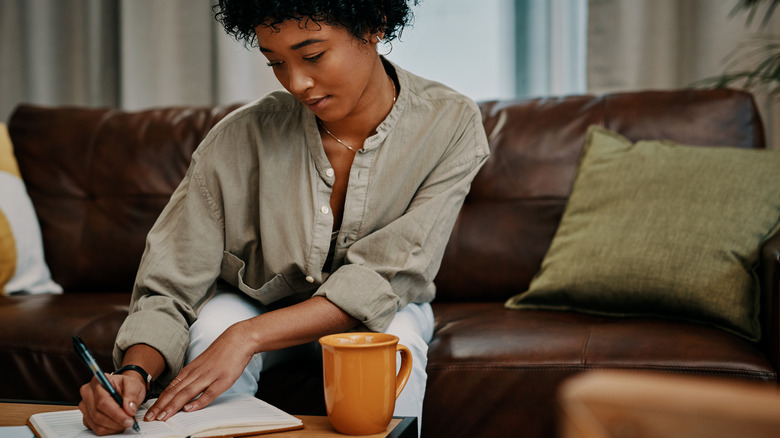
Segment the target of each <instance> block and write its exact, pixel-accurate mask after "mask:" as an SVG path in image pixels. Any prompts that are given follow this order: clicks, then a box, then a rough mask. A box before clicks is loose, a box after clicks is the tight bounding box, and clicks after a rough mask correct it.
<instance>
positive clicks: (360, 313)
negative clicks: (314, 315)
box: [314, 265, 401, 332]
mask: <svg viewBox="0 0 780 438" xmlns="http://www.w3.org/2000/svg"><path fill="white" fill-rule="evenodd" d="M314 295H315V296H323V297H325V298H327V299H328V300H329V301H330V302H332V303H333V304H335V305H336V306H338V307H339V308H340V309H341V310H343V311H345V312H347V313H348V314H349V315H351V316H352V317H353V318H355V319H357V320H358V321H360V322H361V323H363V325H365V326H366V327H367V328H368V329H369V330H372V331H375V332H383V331H385V330H386V329H387V327H388V326H389V325H390V322H392V321H393V318H394V317H395V314H396V312H398V309H399V308H400V307H401V302H400V298H399V297H398V295H396V294H395V293H393V289H392V288H391V287H390V283H389V282H388V281H387V280H385V279H384V278H383V277H382V276H381V275H379V274H377V273H376V272H375V271H373V270H371V269H368V268H365V267H363V266H360V265H344V266H341V267H340V268H338V269H337V270H336V272H334V273H333V274H331V275H330V276H329V277H328V279H327V280H326V281H325V283H323V284H322V286H320V287H319V289H318V290H317V292H316V293H315V294H314Z"/></svg>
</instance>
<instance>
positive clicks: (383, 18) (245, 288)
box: [79, 0, 488, 434]
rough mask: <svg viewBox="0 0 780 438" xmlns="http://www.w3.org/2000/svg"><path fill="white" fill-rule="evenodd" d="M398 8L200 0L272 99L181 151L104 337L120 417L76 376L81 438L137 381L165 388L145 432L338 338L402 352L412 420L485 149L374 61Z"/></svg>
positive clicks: (246, 388)
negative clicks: (116, 323)
mask: <svg viewBox="0 0 780 438" xmlns="http://www.w3.org/2000/svg"><path fill="white" fill-rule="evenodd" d="M408 3H409V1H408V0H363V1H361V0H354V1H352V2H344V1H335V0H305V1H295V2H289V1H285V0H281V1H265V0H255V1H251V0H245V1H234V0H222V1H220V2H219V4H218V5H216V6H215V11H216V16H217V19H218V20H219V21H220V22H221V23H222V24H223V26H224V27H225V29H226V30H227V32H228V33H229V34H231V35H233V36H235V37H236V38H237V39H240V40H244V41H245V42H247V43H249V44H252V45H255V44H256V45H257V46H258V47H259V49H260V51H261V53H262V54H263V55H264V56H265V57H266V58H267V59H268V65H269V66H270V67H271V68H272V69H273V71H274V73H275V75H276V77H277V79H278V80H279V81H280V82H281V84H282V86H283V87H284V88H285V89H286V92H282V91H280V92H274V93H271V94H270V95H268V96H266V97H264V98H262V99H260V100H259V101H257V102H254V103H252V104H249V105H247V106H245V107H243V108H241V109H239V110H237V111H235V112H234V113H232V114H230V115H229V116H228V117H226V118H225V119H224V120H223V121H221V122H220V123H218V124H217V125H216V126H215V127H214V128H213V129H212V131H211V132H210V133H209V134H208V136H207V137H206V138H205V139H204V140H203V142H202V143H201V145H200V146H199V147H198V149H197V150H196V151H195V153H194V154H193V157H192V163H191V165H190V168H189V170H188V172H187V175H186V176H185V178H184V180H183V181H182V183H181V185H180V186H179V187H178V189H177V190H176V191H175V193H174V194H173V195H172V197H171V200H170V202H169V204H168V205H167V206H166V208H165V209H164V211H163V212H162V214H161V216H160V218H159V219H158V221H157V222H156V224H155V225H154V227H153V228H152V230H151V231H150V233H149V236H148V239H147V247H146V251H145V252H144V256H143V259H142V261H141V265H140V267H139V271H138V276H137V279H136V284H135V287H134V290H133V296H132V302H131V312H130V315H129V316H128V318H127V320H126V321H125V323H124V324H123V326H122V328H121V329H120V332H119V335H118V337H117V340H116V348H115V362H116V364H117V365H121V367H120V368H119V370H117V372H115V373H114V375H112V376H110V379H111V381H112V382H113V384H114V385H115V386H116V388H117V390H118V391H119V392H120V393H121V394H122V395H123V397H124V406H123V408H120V407H119V406H118V405H117V404H116V403H115V402H113V400H112V399H111V398H110V397H109V396H108V394H107V393H106V392H105V391H104V390H103V389H102V388H100V386H99V385H98V384H97V383H96V381H95V380H94V379H93V381H92V382H90V383H88V384H86V385H84V386H83V387H82V390H81V395H82V402H81V403H80V404H79V408H80V409H81V411H82V412H83V413H84V423H85V425H86V426H88V427H90V428H91V429H93V430H94V431H95V432H97V433H98V434H106V433H115V432H117V431H121V430H123V429H125V428H126V427H128V425H132V421H131V417H130V416H131V414H133V413H134V412H135V411H136V409H137V407H138V405H139V404H140V403H141V402H142V401H143V400H144V396H145V394H146V392H147V385H148V383H149V380H153V381H154V382H155V385H158V387H159V388H165V390H164V391H163V392H162V393H161V394H160V396H159V398H158V400H157V402H156V403H155V404H154V405H153V406H152V407H151V408H150V409H149V412H148V414H147V416H146V418H145V419H146V420H154V419H156V420H165V419H166V418H168V417H170V416H171V415H173V414H174V413H176V412H177V411H179V410H180V409H183V410H185V411H191V410H197V409H201V408H203V407H204V406H206V405H207V404H209V403H210V402H211V401H212V400H214V398H216V397H218V396H219V395H221V394H223V393H225V392H249V393H252V394H254V392H255V391H256V390H257V385H258V379H259V374H260V371H262V369H263V367H264V366H266V367H267V366H268V364H269V363H271V362H274V361H278V360H296V358H295V357H294V356H292V357H291V351H292V350H290V349H289V348H288V347H293V346H300V345H304V346H305V345H313V343H315V342H316V340H317V339H318V338H319V337H321V336H323V335H326V334H330V333H336V332H344V331H349V330H352V329H361V330H373V331H379V332H387V333H392V334H395V335H397V336H399V338H400V339H401V343H402V344H404V345H406V346H407V347H409V348H410V349H411V351H412V353H413V361H414V364H415V366H414V370H413V372H412V377H411V378H410V381H409V383H408V384H407V386H406V388H405V389H404V391H403V393H402V395H401V397H400V398H399V400H398V402H397V405H396V411H395V413H396V415H405V416H412V415H413V416H418V417H420V416H421V412H422V401H423V395H424V393H425V380H426V374H425V366H426V363H427V359H426V354H427V343H428V342H429V341H430V339H431V336H432V332H433V314H432V311H431V307H430V304H429V302H430V301H431V300H433V298H434V295H435V287H434V285H433V279H434V277H435V275H436V272H437V270H438V268H439V264H440V261H441V257H442V254H443V252H444V248H445V246H446V243H447V240H448V238H449V234H450V232H451V230H452V227H453V224H454V222H455V219H456V216H457V213H458V210H459V209H460V206H461V205H462V202H463V199H464V197H465V195H466V193H467V192H468V189H469V186H470V184H471V181H472V179H473V178H474V176H475V174H476V173H477V171H478V170H479V168H480V167H481V165H482V164H483V163H484V161H485V159H486V158H487V155H488V148H487V141H486V139H485V134H484V131H483V128H482V123H481V119H480V114H479V111H478V108H477V106H476V105H475V104H474V103H473V102H472V101H470V100H469V99H467V98H465V97H463V96H461V95H459V94H458V93H456V92H454V91H452V90H450V89H449V88H446V87H444V86H442V85H440V84H437V83H434V82H430V81H427V80H425V79H422V78H419V77H416V76H414V75H412V74H410V73H408V72H406V71H404V70H402V69H401V68H399V67H397V66H395V65H393V64H391V63H390V62H388V61H386V60H385V59H384V58H382V57H381V56H380V55H379V54H378V53H377V50H376V47H377V44H378V43H379V42H380V41H382V40H385V41H389V40H392V39H393V38H395V37H396V36H397V35H398V33H399V32H400V31H401V30H402V29H403V27H404V25H405V24H406V23H407V22H408V21H409V19H410V17H411V12H410V9H409V4H408ZM298 360H301V359H298ZM185 363H186V366H184V364H185ZM147 376H148V379H149V380H147ZM199 394H200V397H198V395H199ZM196 397H197V398H196Z"/></svg>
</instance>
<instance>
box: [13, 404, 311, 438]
mask: <svg viewBox="0 0 780 438" xmlns="http://www.w3.org/2000/svg"><path fill="white" fill-rule="evenodd" d="M153 402H154V400H150V401H149V402H147V403H145V404H144V405H142V406H141V408H140V409H138V414H137V415H136V418H137V419H138V425H139V426H140V427H141V435H142V436H143V438H174V437H175V438H182V437H192V438H214V437H233V436H242V435H258V434H262V433H270V432H279V431H284V430H293V429H301V428H303V422H302V421H301V420H300V419H298V418H295V417H293V416H292V415H290V414H288V413H286V412H284V411H282V410H281V409H278V408H276V407H274V406H271V405H270V404H268V403H266V402H264V401H262V400H259V399H257V398H255V397H252V396H251V395H247V394H239V395H229V396H222V397H220V398H218V399H216V400H214V401H213V402H211V404H209V405H208V406H206V407H205V408H203V409H201V410H199V411H195V412H178V413H177V414H176V415H174V416H172V417H171V418H169V419H168V420H167V421H151V422H147V421H143V416H144V414H145V413H146V411H147V409H148V407H149V406H151V405H152V403H153ZM27 424H28V425H29V426H30V428H32V429H33V432H35V435H36V436H37V437H39V438H94V437H95V436H96V435H95V434H94V433H93V432H92V431H91V430H89V429H87V428H86V427H85V426H84V424H83V422H82V416H81V411H79V410H73V411H60V412H44V413H40V414H35V415H33V416H31V417H30V419H29V420H28V421H27ZM133 435H134V436H138V435H139V434H137V433H136V432H135V431H134V430H133V429H132V428H130V429H127V430H125V431H124V432H123V433H121V434H118V435H108V436H114V437H116V436H133Z"/></svg>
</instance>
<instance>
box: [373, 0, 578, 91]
mask: <svg viewBox="0 0 780 438" xmlns="http://www.w3.org/2000/svg"><path fill="white" fill-rule="evenodd" d="M414 12H415V22H414V25H413V26H412V27H410V28H407V29H406V30H405V31H404V33H403V34H402V35H401V38H400V39H399V40H396V41H393V43H392V50H390V49H391V47H390V46H388V45H385V47H384V48H380V52H381V53H387V52H388V51H390V53H389V54H388V55H387V58H388V59H390V60H391V61H393V62H395V63H397V64H398V65H400V66H401V67H403V68H405V69H408V70H409V71H411V72H413V73H415V74H418V75H420V76H423V77H426V78H429V79H433V80H436V81H439V82H442V83H444V84H446V85H449V86H450V87H452V88H454V89H456V90H458V91H460V92H461V93H463V94H465V95H467V96H469V97H471V98H472V99H474V100H478V101H479V100H488V99H509V98H514V97H525V96H540V95H549V94H574V93H584V92H585V90H586V80H585V79H586V78H585V72H586V64H585V50H586V31H587V0H481V1H479V2H474V1H468V0H423V1H422V2H421V3H420V4H419V5H418V6H417V7H416V8H415V10H414Z"/></svg>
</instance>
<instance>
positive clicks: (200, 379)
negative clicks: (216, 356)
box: [144, 368, 233, 421]
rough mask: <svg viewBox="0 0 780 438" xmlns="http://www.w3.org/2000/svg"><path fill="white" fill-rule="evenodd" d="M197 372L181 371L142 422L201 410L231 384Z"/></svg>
mask: <svg viewBox="0 0 780 438" xmlns="http://www.w3.org/2000/svg"><path fill="white" fill-rule="evenodd" d="M198 371H200V370H195V371H194V372H190V370H189V369H188V368H185V369H184V370H182V372H181V373H179V375H178V376H177V377H176V378H174V379H173V381H172V382H171V383H170V384H169V385H168V387H167V388H166V389H165V391H163V392H162V394H160V397H158V399H157V401H156V402H155V403H154V405H153V406H152V407H150V408H149V411H148V412H147V413H146V416H145V417H144V420H145V421H152V420H166V419H168V418H170V417H171V416H172V415H173V414H175V413H176V412H178V411H179V410H182V409H183V410H184V411H187V412H189V411H197V410H199V409H202V408H204V407H206V406H207V405H208V404H209V403H211V402H212V401H213V400H214V399H215V398H217V397H218V396H219V395H220V394H222V393H223V392H225V391H226V390H227V389H228V388H229V387H230V385H231V384H232V382H233V381H232V380H228V379H224V378H221V377H220V376H218V375H217V376H216V377H215V376H211V375H209V374H206V375H202V374H201V373H200V372H198Z"/></svg>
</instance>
